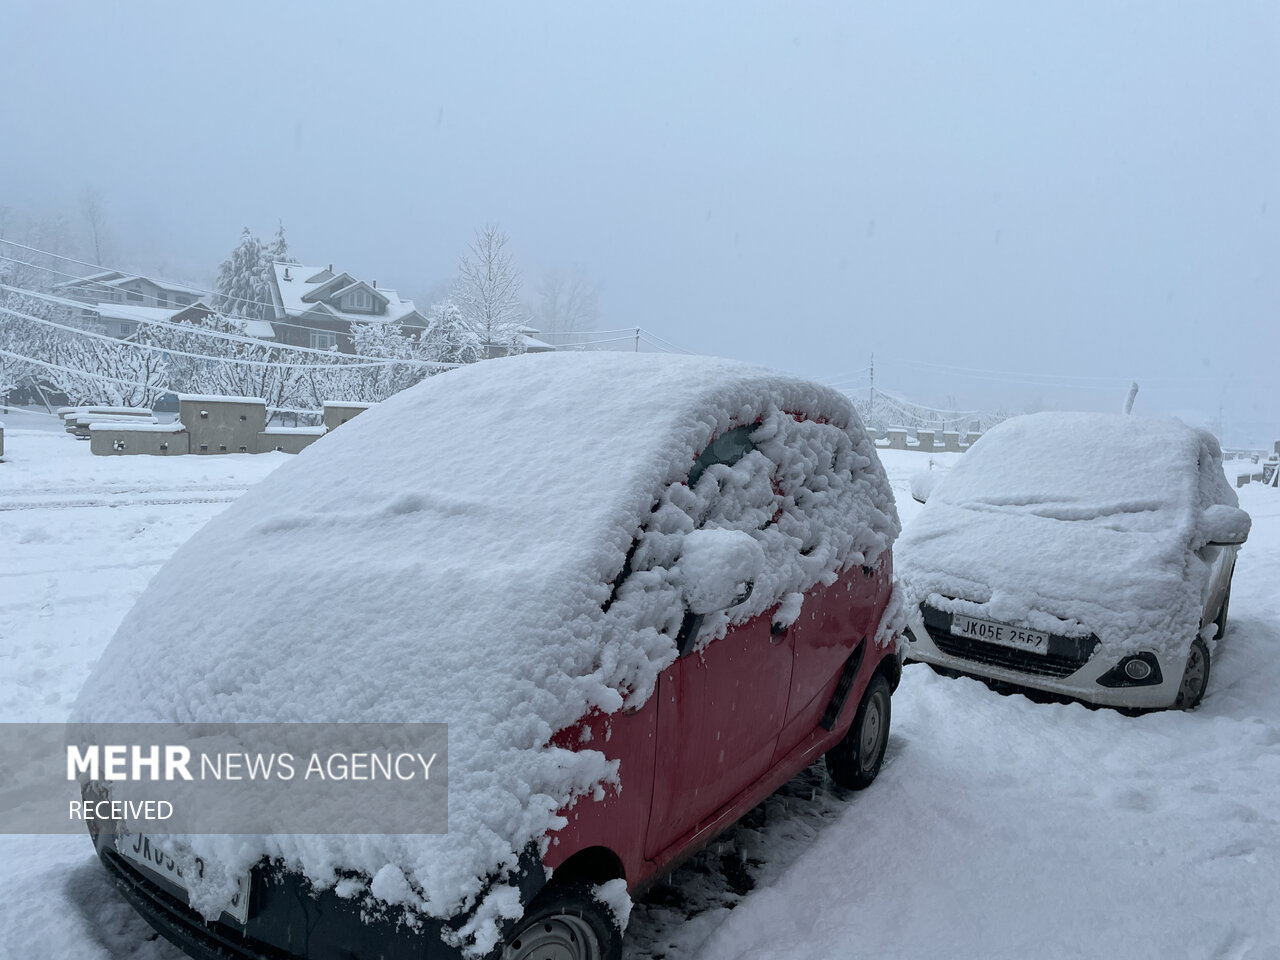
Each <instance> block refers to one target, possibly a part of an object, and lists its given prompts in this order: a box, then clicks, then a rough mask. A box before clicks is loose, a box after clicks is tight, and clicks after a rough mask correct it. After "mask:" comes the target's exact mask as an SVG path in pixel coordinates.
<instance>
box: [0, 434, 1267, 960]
mask: <svg viewBox="0 0 1280 960" xmlns="http://www.w3.org/2000/svg"><path fill="white" fill-rule="evenodd" d="M4 421H5V424H6V435H5V447H6V451H7V453H6V457H5V460H6V462H5V463H2V464H0V721H57V720H61V719H63V718H64V717H65V715H66V712H67V709H68V707H69V705H70V703H71V701H72V700H73V699H74V697H75V695H76V693H77V692H78V690H79V688H80V685H81V683H82V682H83V680H84V678H85V676H86V675H87V673H88V671H89V668H90V666H91V665H92V664H93V662H94V660H95V659H96V658H97V656H98V655H99V653H100V652H101V650H102V648H103V646H104V645H105V644H106V641H107V640H108V639H109V637H110V636H111V633H112V632H113V630H114V628H115V626H116V624H117V623H118V622H119V620H120V619H121V617H122V616H123V615H124V613H125V611H126V610H127V609H128V607H129V605H130V603H131V602H132V600H133V599H134V598H135V597H136V596H137V595H138V593H139V592H140V591H141V590H142V588H143V587H144V586H145V584H146V582H147V581H148V579H149V578H150V576H151V575H152V574H153V573H154V572H155V570H156V569H157V568H158V567H159V565H160V564H161V563H163V562H164V560H165V559H166V558H167V557H168V556H169V555H170V554H171V553H172V552H173V551H174V550H175V549H176V548H177V547H178V546H179V545H180V544H181V543H182V542H184V541H185V540H186V539H187V538H188V537H189V536H190V535H191V534H192V533H194V532H195V530H196V529H198V528H199V527H200V526H201V525H202V524H203V523H204V522H205V521H206V520H208V519H209V518H210V517H212V516H213V515H214V514H216V513H217V512H218V511H219V510H221V509H222V508H223V507H224V506H225V505H226V503H228V502H230V501H231V500H232V499H234V498H235V497H236V496H238V494H239V493H240V492H242V491H243V490H244V489H246V488H247V487H248V486H250V485H251V484H253V483H254V482H256V481H257V480H259V479H261V478H262V477H263V476H264V475H265V474H266V473H268V472H270V471H271V470H272V469H273V468H274V467H276V466H278V465H279V464H281V463H283V462H285V461H286V456H285V455H283V454H269V455H261V456H238V455H237V456H224V457H216V458H213V457H211V458H197V457H180V458H174V459H172V460H161V459H153V458H148V457H120V458H106V457H92V456H90V454H89V451H88V444H87V443H83V442H77V441H75V440H73V439H71V438H70V437H68V436H66V435H65V434H63V433H61V432H59V431H58V424H57V423H56V422H54V421H50V420H48V419H46V418H40V417H35V416H32V415H27V414H23V413H10V414H7V415H6V416H5V417H4ZM956 456H957V455H954V454H938V455H935V457H934V458H933V459H934V461H935V463H936V465H937V467H938V468H939V469H945V467H946V465H947V464H948V463H949V462H951V461H953V460H954V458H955V457H956ZM882 459H883V460H884V462H885V465H886V467H887V468H888V470H889V473H890V478H891V480H892V482H893V486H894V490H895V492H896V493H897V496H898V503H899V509H900V511H901V513H902V516H903V520H904V522H906V523H909V522H910V519H911V517H912V516H913V515H914V514H915V512H916V509H917V505H916V504H915V503H914V502H912V501H911V499H910V497H909V494H908V492H907V491H908V489H909V480H910V477H911V475H912V474H914V473H916V472H917V471H919V470H921V469H922V468H923V467H924V466H925V464H926V463H927V462H928V458H927V457H925V456H924V455H922V454H918V453H915V452H898V451H883V452H882ZM1233 479H1234V477H1233ZM1240 495H1241V505H1242V506H1243V507H1244V508H1245V509H1247V510H1249V511H1250V513H1252V514H1253V520H1254V526H1253V533H1252V535H1251V537H1250V540H1249V542H1248V544H1246V545H1245V547H1244V549H1243V550H1242V551H1241V554H1240V561H1239V566H1238V567H1237V572H1236V579H1235V586H1234V590H1233V594H1232V601H1231V624H1230V627H1229V630H1228V634H1227V637H1226V639H1225V640H1224V641H1223V643H1222V644H1221V646H1219V648H1218V652H1217V657H1216V659H1215V662H1214V675H1213V678H1212V680H1211V682H1210V686H1209V693H1208V695H1207V697H1206V698H1205V701H1204V704H1203V705H1202V707H1201V708H1200V709H1199V710H1197V711H1196V712H1194V713H1191V714H1177V713H1164V714H1153V715H1149V716H1145V717H1139V718H1128V717H1123V716H1121V715H1119V714H1117V713H1114V712H1112V711H1106V710H1088V709H1085V708H1084V707H1081V706H1076V705H1057V704H1034V703H1031V702H1030V701H1028V700H1026V699H1025V698H1022V697H1020V696H1001V695H999V694H996V693H993V692H991V691H989V690H988V689H987V688H986V687H985V686H983V685H981V684H979V683H977V682H975V681H970V680H945V679H942V678H940V677H938V676H936V675H935V674H933V672H932V671H930V670H928V669H927V668H926V667H923V666H913V667H909V668H908V669H907V671H906V675H905V677H904V679H903V683H902V686H901V687H900V688H899V690H898V692H897V694H896V695H895V696H894V701H893V710H894V717H893V733H892V736H891V739H890V744H889V753H888V757H887V760H886V763H885V767H884V770H883V772H882V773H881V775H880V779H879V780H878V781H877V782H876V783H875V784H874V785H873V786H872V787H871V788H870V789H869V790H867V791H865V792H863V793H859V794H850V793H846V792H844V791H841V790H839V789H837V788H834V787H832V786H830V785H829V784H828V783H827V781H826V780H825V778H824V777H823V776H822V774H821V769H820V768H811V769H810V770H809V771H807V772H806V773H805V774H802V775H801V776H800V777H797V778H796V779H795V780H794V781H792V783H791V784H789V785H788V786H787V787H786V788H784V789H783V790H782V791H780V792H779V793H778V794H777V795H775V796H774V797H772V798H771V799H770V800H769V801H767V802H766V803H765V804H762V805H761V807H759V808H757V809H756V810H755V811H753V812H752V813H751V814H750V815H749V816H748V817H747V818H746V819H745V820H744V821H743V823H742V824H740V825H739V826H738V827H737V828H735V829H734V830H733V831H731V832H730V833H729V834H727V835H726V836H725V837H724V838H723V839H722V840H721V841H719V842H717V843H716V844H715V845H714V846H713V848H712V849H710V850H709V851H707V852H706V853H704V854H702V855H700V856H699V857H697V858H695V859H694V860H693V861H692V862H691V863H690V864H688V865H687V866H686V867H684V868H682V869H681V870H680V871H679V872H678V873H677V874H676V875H674V876H673V877H671V878H670V880H669V882H668V883H665V884H663V885H662V886H660V887H659V888H657V889H656V890H654V891H653V892H652V893H651V894H650V895H649V896H648V897H647V898H646V899H645V900H644V902H642V903H641V904H638V905H637V907H636V910H635V912H634V913H633V915H632V922H631V926H630V929H629V930H628V934H627V936H628V941H629V946H628V955H629V956H631V957H634V958H642V957H644V958H649V957H652V958H657V957H668V958H677V957H678V958H685V957H700V958H706V960H711V958H716V960H720V958H731V957H765V956H769V957H777V956H783V957H786V956H795V957H805V958H814V957H846V956H861V955H867V956H896V957H910V958H922V960H923V958H933V957H938V956H944V955H945V956H949V957H958V958H963V957H984V958H998V957H1014V956H1017V957H1025V956H1028V955H1030V956H1036V957H1112V956H1114V957H1125V958H1141V957H1152V958H1155V957H1159V958H1167V957H1178V958H1201V957H1203V958H1218V957H1221V958H1246V957H1248V958H1252V960H1263V958H1270V960H1278V958H1280V589H1277V586H1276V585H1277V584H1280V495H1277V491H1275V490H1270V489H1265V488H1263V487H1262V486H1261V485H1259V484H1252V485H1250V486H1246V487H1245V488H1243V489H1242V490H1241V491H1240ZM0 863H3V864H4V866H2V867H0V931H3V932H2V933H0V957H3V958H7V957H9V956H13V957H23V958H28V960H30V958H37V960H43V958H62V957H68V956H76V957H79V958H105V957H121V958H124V957H127V958H133V960H149V958H169V960H174V958H177V957H179V956H180V954H179V953H178V951H177V950H176V949H174V948H172V947H170V946H169V945H168V944H166V943H164V942H163V941H158V940H156V939H155V938H154V937H153V936H152V934H151V931H150V928H149V927H148V926H147V925H146V924H145V923H144V922H143V921H142V920H141V919H140V918H138V917H137V916H136V915H134V914H133V912H132V911H131V910H130V909H129V908H128V907H127V905H125V904H124V902H123V901H122V900H121V899H120V898H119V897H117V896H116V894H115V893H114V891H113V890H112V889H111V888H110V886H109V885H108V883H107V881H106V878H105V876H104V875H103V873H102V871H101V869H100V868H99V867H98V865H97V862H96V860H95V859H94V858H93V856H92V854H91V852H90V845H89V841H88V838H87V837H77V836H70V837H0Z"/></svg>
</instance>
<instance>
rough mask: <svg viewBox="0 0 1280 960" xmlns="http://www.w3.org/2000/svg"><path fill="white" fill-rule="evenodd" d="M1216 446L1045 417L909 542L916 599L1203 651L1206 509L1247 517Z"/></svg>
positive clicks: (904, 576) (959, 475)
mask: <svg viewBox="0 0 1280 960" xmlns="http://www.w3.org/2000/svg"><path fill="white" fill-rule="evenodd" d="M1221 461H1222V453H1221V450H1220V448H1219V446H1218V442H1217V440H1216V439H1214V438H1213V437H1212V436H1211V435H1210V434H1208V433H1206V432H1204V431H1200V430H1195V429H1193V428H1191V427H1189V426H1187V425H1186V424H1184V423H1182V422H1180V421H1177V420H1168V419H1156V418H1148V417H1136V416H1123V415H1119V414H1117V415H1109V414H1088V413H1039V414H1031V415H1028V416H1023V417H1016V418H1014V419H1011V420H1008V421H1005V422H1004V423H1002V424H1000V425H999V426H997V427H995V428H993V429H992V430H990V431H989V432H988V433H987V434H986V435H985V436H983V438H982V439H981V440H980V441H978V443H977V444H975V445H974V447H973V449H972V450H971V451H969V452H968V453H966V454H965V455H964V457H962V458H961V459H960V460H959V461H958V462H957V463H956V465H955V466H954V467H953V468H952V469H951V471H950V473H949V474H948V475H947V476H946V477H945V478H944V479H943V480H942V481H941V482H940V483H939V484H938V486H937V487H936V488H935V489H934V490H933V492H932V493H931V495H930V497H929V500H928V503H927V504H926V505H925V507H924V509H923V510H921V512H920V514H919V516H918V517H917V518H916V519H915V520H914V521H913V522H912V523H911V524H910V525H909V526H908V527H907V529H906V530H905V531H904V532H903V536H902V538H901V540H900V541H899V544H898V549H897V552H896V557H895V559H896V563H897V570H898V574H899V577H900V578H901V580H902V582H903V585H904V587H905V588H906V590H907V593H908V597H909V599H911V600H913V601H915V602H920V601H928V602H930V603H931V604H933V605H935V606H937V607H939V608H941V609H944V610H950V611H952V612H958V613H968V614H970V615H972V616H977V617H983V618H986V619H990V620H995V621H998V622H1003V623H1013V624H1020V625H1025V626H1029V627H1031V628H1033V629H1038V630H1047V631H1051V632H1053V633H1058V634H1064V635H1067V636H1085V635H1088V634H1089V633H1096V634H1097V635H1098V637H1099V638H1100V639H1101V640H1102V641H1103V642H1104V643H1108V644H1111V645H1113V647H1114V649H1116V650H1117V651H1131V650H1138V649H1156V650H1163V649H1166V648H1170V649H1171V648H1172V647H1176V646H1178V645H1185V644H1188V643H1190V640H1191V638H1192V637H1193V636H1194V635H1195V631H1196V629H1197V627H1198V624H1199V617H1200V613H1201V610H1200V602H1201V601H1200V589H1201V586H1202V581H1203V578H1204V576H1206V575H1207V566H1206V565H1205V564H1204V563H1203V562H1202V561H1200V560H1199V559H1198V558H1197V557H1196V555H1195V553H1194V551H1195V550H1196V549H1198V548H1199V547H1201V546H1203V543H1198V542H1196V535H1197V534H1196V531H1197V524H1198V521H1199V517H1200V514H1201V512H1202V511H1203V509H1204V508H1205V507H1207V506H1209V505H1211V504H1214V503H1223V504H1229V505H1232V506H1235V505H1236V504H1237V502H1238V501H1237V499H1236V495H1235V491H1233V490H1232V489H1231V487H1230V485H1229V484H1228V483H1227V482H1226V479H1225V477H1224V476H1223V473H1222V467H1221Z"/></svg>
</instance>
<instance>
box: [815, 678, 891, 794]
mask: <svg viewBox="0 0 1280 960" xmlns="http://www.w3.org/2000/svg"><path fill="white" fill-rule="evenodd" d="M890 703H891V699H890V694H889V681H887V680H886V679H885V678H884V677H883V676H882V675H881V674H878V673H877V674H876V675H875V676H874V677H873V678H872V679H871V683H870V685H869V686H868V687H867V692H866V693H865V694H863V696H862V702H861V703H860V704H858V713H857V715H856V716H855V717H854V718H853V725H852V726H851V727H849V732H848V733H846V734H845V735H844V739H843V740H841V741H840V742H839V743H838V744H836V745H835V746H834V747H832V748H831V750H830V751H829V752H828V753H827V770H828V772H830V774H831V779H832V780H834V781H835V782H836V783H838V784H840V786H842V787H848V788H849V789H850V790H861V789H863V788H864V787H869V786H871V782H872V781H873V780H875V778H876V774H878V773H879V772H880V765H881V764H882V763H883V762H884V749H885V747H886V746H887V745H888V743H889V719H890V713H891V708H890Z"/></svg>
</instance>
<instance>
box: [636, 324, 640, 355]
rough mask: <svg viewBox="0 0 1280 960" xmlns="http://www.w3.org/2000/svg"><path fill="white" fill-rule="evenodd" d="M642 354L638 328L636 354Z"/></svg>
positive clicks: (638, 329)
mask: <svg viewBox="0 0 1280 960" xmlns="http://www.w3.org/2000/svg"><path fill="white" fill-rule="evenodd" d="M639 352H640V328H639V327H636V353H639Z"/></svg>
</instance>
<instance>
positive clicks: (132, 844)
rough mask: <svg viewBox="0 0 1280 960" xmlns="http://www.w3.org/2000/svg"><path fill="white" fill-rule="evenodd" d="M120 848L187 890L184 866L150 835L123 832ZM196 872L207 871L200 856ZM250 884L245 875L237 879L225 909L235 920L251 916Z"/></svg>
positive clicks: (125, 853) (127, 857) (117, 842)
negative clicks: (233, 892)
mask: <svg viewBox="0 0 1280 960" xmlns="http://www.w3.org/2000/svg"><path fill="white" fill-rule="evenodd" d="M116 850H117V851H119V853H120V854H121V856H123V857H124V858H125V859H127V860H132V861H133V862H134V863H136V864H137V865H138V866H140V867H142V868H143V869H144V870H147V871H149V872H151V873H153V874H155V875H156V876H158V877H163V878H164V879H165V880H168V881H169V882H170V883H176V884H177V885H178V886H180V887H181V888H182V889H183V890H187V889H189V888H188V887H187V881H186V878H185V877H184V876H183V875H182V868H181V867H179V866H178V865H177V864H176V863H175V862H174V860H173V857H172V856H170V855H169V854H168V853H166V852H165V851H164V850H162V849H161V848H160V847H159V846H158V845H157V844H156V843H155V842H154V841H152V840H151V838H150V837H148V836H147V835H146V834H142V833H122V834H117V835H116ZM196 871H197V873H198V874H203V872H204V861H203V860H201V859H200V858H199V857H197V858H196ZM248 891H249V883H248V879H247V878H245V877H237V878H236V893H235V897H234V898H233V899H232V901H231V906H229V907H227V909H225V910H223V911H222V912H223V913H224V914H226V915H227V916H229V917H231V918H232V919H233V920H237V921H239V922H240V923H244V922H245V921H246V920H248V919H249V896H248Z"/></svg>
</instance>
